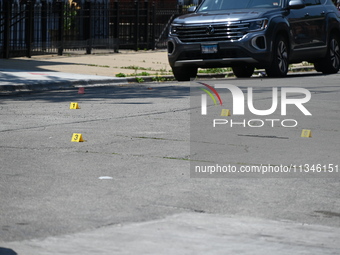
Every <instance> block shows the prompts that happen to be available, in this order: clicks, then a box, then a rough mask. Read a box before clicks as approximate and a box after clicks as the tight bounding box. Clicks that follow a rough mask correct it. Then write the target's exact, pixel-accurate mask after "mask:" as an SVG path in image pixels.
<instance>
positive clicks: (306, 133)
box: [301, 129, 312, 137]
mask: <svg viewBox="0 0 340 255" xmlns="http://www.w3.org/2000/svg"><path fill="white" fill-rule="evenodd" d="M301 137H312V131H311V130H309V129H302V133H301Z"/></svg>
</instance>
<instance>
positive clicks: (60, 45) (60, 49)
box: [57, 0, 65, 56]
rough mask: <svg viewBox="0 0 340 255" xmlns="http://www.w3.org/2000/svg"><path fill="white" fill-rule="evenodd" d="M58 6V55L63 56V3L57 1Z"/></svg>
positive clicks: (61, 0) (60, 0)
mask: <svg viewBox="0 0 340 255" xmlns="http://www.w3.org/2000/svg"><path fill="white" fill-rule="evenodd" d="M57 3H58V5H59V8H58V9H59V28H58V46H57V47H58V55H59V56H61V55H63V51H64V18H65V17H64V16H65V15H64V8H65V6H64V1H63V0H59V1H58V2H57Z"/></svg>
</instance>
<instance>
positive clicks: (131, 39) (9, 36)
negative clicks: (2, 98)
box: [0, 0, 186, 58]
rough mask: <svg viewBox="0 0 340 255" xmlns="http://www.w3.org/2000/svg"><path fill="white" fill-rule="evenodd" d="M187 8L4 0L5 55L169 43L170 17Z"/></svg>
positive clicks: (0, 53) (1, 50)
mask: <svg viewBox="0 0 340 255" xmlns="http://www.w3.org/2000/svg"><path fill="white" fill-rule="evenodd" d="M185 11H186V10H185V9H184V8H182V6H173V7H172V8H164V7H162V8H159V7H158V6H157V4H155V3H153V2H149V1H148V0H144V1H135V2H119V1H117V0H116V1H109V0H84V1H77V2H75V1H72V0H24V1H23V0H1V2H0V58H11V57H19V56H27V57H31V56H32V55H38V54H54V53H55V54H59V55H62V54H63V52H65V50H85V51H86V53H88V54H90V53H91V52H92V51H93V49H104V50H109V51H115V52H117V51H118V50H119V49H133V50H139V49H155V48H165V47H166V39H167V34H168V27H169V25H170V23H171V21H172V20H173V18H175V17H176V16H178V15H180V14H183V13H185Z"/></svg>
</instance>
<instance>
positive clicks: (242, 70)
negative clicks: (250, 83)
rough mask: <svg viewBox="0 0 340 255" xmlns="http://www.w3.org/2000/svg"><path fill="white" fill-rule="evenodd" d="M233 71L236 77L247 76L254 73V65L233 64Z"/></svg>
mask: <svg viewBox="0 0 340 255" xmlns="http://www.w3.org/2000/svg"><path fill="white" fill-rule="evenodd" d="M232 68H233V73H234V74H235V76H236V77H237V78H249V77H250V76H252V75H253V73H254V69H255V68H254V67H253V66H248V65H243V66H233V67H232Z"/></svg>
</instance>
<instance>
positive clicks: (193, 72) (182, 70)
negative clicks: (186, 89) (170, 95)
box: [172, 67, 197, 81]
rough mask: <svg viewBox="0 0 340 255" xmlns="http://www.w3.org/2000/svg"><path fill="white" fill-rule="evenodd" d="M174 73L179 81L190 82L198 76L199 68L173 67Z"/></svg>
mask: <svg viewBox="0 0 340 255" xmlns="http://www.w3.org/2000/svg"><path fill="white" fill-rule="evenodd" d="M172 73H173V74H174V76H175V79H176V80H177V81H190V78H195V77H196V76H197V67H173V68H172Z"/></svg>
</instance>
